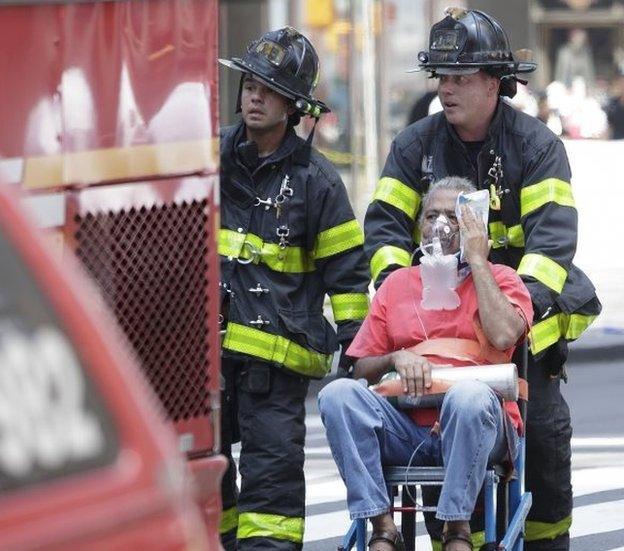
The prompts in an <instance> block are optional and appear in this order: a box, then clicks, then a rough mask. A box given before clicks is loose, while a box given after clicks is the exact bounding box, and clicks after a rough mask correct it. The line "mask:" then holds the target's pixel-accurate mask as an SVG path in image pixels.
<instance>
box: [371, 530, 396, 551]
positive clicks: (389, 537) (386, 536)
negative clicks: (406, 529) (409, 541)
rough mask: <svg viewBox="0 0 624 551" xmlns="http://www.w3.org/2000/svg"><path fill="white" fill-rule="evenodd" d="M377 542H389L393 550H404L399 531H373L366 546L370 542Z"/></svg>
mask: <svg viewBox="0 0 624 551" xmlns="http://www.w3.org/2000/svg"><path fill="white" fill-rule="evenodd" d="M377 542H384V543H389V544H390V545H392V546H393V548H394V549H395V551H405V544H404V543H403V538H402V537H401V533H400V532H373V534H372V536H371V539H370V540H369V541H368V546H369V547H370V546H371V544H373V543H377Z"/></svg>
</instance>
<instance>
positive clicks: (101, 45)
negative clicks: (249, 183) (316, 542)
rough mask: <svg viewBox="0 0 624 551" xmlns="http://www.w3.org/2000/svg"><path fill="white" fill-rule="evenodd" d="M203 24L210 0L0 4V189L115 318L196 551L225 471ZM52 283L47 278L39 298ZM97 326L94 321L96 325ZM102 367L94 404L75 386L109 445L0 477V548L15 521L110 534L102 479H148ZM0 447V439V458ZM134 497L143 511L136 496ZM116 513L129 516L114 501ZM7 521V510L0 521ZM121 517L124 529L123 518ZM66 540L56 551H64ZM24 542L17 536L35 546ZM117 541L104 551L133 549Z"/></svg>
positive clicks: (211, 130) (211, 86) (212, 520)
mask: <svg viewBox="0 0 624 551" xmlns="http://www.w3.org/2000/svg"><path fill="white" fill-rule="evenodd" d="M217 21H218V6H217V1H216V0H183V1H181V0H116V1H101V0H100V1H95V0H94V1H71V0H64V1H51V0H50V1H48V0H38V1H37V0H13V1H6V0H0V52H2V56H1V58H0V75H1V78H2V85H1V86H0V113H1V115H0V121H2V123H1V124H0V183H2V184H8V185H10V186H11V187H13V189H15V190H16V191H19V192H20V193H21V194H22V195H23V196H24V197H25V198H24V199H23V201H22V202H23V204H24V206H25V207H26V208H27V209H28V210H29V211H30V212H31V213H32V217H33V218H34V219H35V220H36V222H37V224H38V225H39V226H40V227H41V228H43V230H44V232H45V239H46V240H47V248H48V249H49V250H50V251H53V252H54V254H55V255H56V256H57V257H58V258H61V259H64V258H68V257H72V256H76V257H77V258H78V259H79V261H80V264H82V266H83V268H84V270H85V271H86V272H87V274H88V275H89V276H90V277H91V279H92V280H93V281H94V282H95V284H96V285H95V286H94V287H92V288H93V289H97V291H96V294H98V295H99V297H98V300H99V301H100V302H101V303H103V304H106V305H107V306H108V309H110V311H112V313H113V314H114V317H115V318H116V320H117V323H118V325H119V327H120V328H121V330H122V331H123V333H124V334H125V338H124V339H121V340H118V341H115V340H114V341H113V342H110V341H109V342H108V343H107V344H106V346H108V347H110V346H113V347H120V348H122V347H123V346H124V345H123V343H124V342H129V343H130V345H131V346H130V348H131V349H132V350H131V352H132V354H133V355H134V357H135V358H136V359H137V360H138V364H139V366H140V369H141V370H142V372H143V374H144V377H145V379H146V380H147V381H148V382H149V383H150V385H151V388H152V391H153V393H154V394H155V395H156V396H157V397H158V398H159V401H160V406H159V407H160V408H161V411H164V415H165V416H166V420H167V424H169V425H170V427H171V428H172V429H174V431H175V434H176V435H177V439H178V442H177V443H178V450H179V452H181V453H182V454H184V455H185V457H186V458H187V460H188V461H187V464H188V468H189V470H190V471H192V473H193V482H192V484H193V490H194V493H195V496H196V501H197V503H198V504H199V507H200V510H201V512H202V514H203V520H204V525H205V526H206V527H207V528H208V533H209V537H210V539H209V540H208V541H209V543H208V547H209V548H210V549H217V548H218V546H219V544H218V538H217V532H218V529H217V526H218V521H219V514H220V511H219V510H220V498H219V486H220V478H221V474H222V472H223V470H224V467H225V463H224V459H223V457H221V456H220V455H218V452H219V387H220V380H219V343H218V323H217V316H218V304H217V300H218V296H219V293H218V288H217V286H218V264H217V252H216V242H215V235H216V228H217V227H218V140H217V136H216V133H217V131H218V120H217V69H216V53H217ZM3 215H4V213H3ZM1 262H5V260H4V259H2V260H1ZM25 270H26V271H28V270H27V268H25ZM39 272H42V273H43V272H45V269H44V268H43V267H41V266H40V267H39ZM42 273H38V274H37V276H36V277H35V279H36V278H38V277H44V276H43V275H42ZM44 279H45V278H44ZM59 281H60V278H58V277H56V276H54V277H50V279H49V281H48V280H45V285H47V286H48V287H50V286H51V285H52V284H53V283H54V284H56V283H58V282H59ZM2 285H4V282H2ZM59 285H60V283H59ZM2 291H4V289H2ZM68 293H69V291H68ZM57 294H58V293H57ZM44 295H45V293H44ZM0 296H1V295H0ZM37 296H39V295H37ZM45 298H46V297H45V296H44V297H43V298H42V300H44V299H45ZM48 298H49V297H48ZM59 300H60V301H61V302H62V296H61V297H56V298H55V299H54V301H57V302H58V301H59ZM54 301H52V302H54ZM54 303H55V302H54ZM55 304H56V303H55ZM2 307H3V304H2V301H1V300H0V308H2ZM50 315H51V316H54V315H56V316H57V318H58V323H59V324H60V326H63V327H64V326H65V325H66V324H67V323H69V322H66V320H65V318H64V317H63V315H61V313H60V312H59V310H58V308H57V307H56V306H54V307H53V308H52V310H51V313H50ZM74 317H75V319H74V321H73V322H72V323H78V322H77V321H76V320H78V319H79V318H80V316H78V315H76V316H74ZM108 319H109V318H108V317H107V316H106V315H104V314H102V317H101V319H98V323H100V324H102V325H105V324H106V323H107V320H108ZM0 329H1V328H0ZM78 329H80V328H79V327H78V328H77V329H76V330H77V331H78ZM104 329H105V328H104ZM67 331H68V332H69V333H71V332H72V331H70V330H69V329H67ZM0 334H1V331H0ZM114 334H115V332H114V331H113V333H112V335H114ZM107 335H108V336H109V337H110V334H109V333H107ZM68 338H69V341H71V342H73V343H74V344H73V345H74V347H75V348H76V352H75V353H76V354H77V355H78V356H81V357H82V356H85V357H86V356H89V357H90V358H91V357H92V356H94V355H97V356H99V357H100V359H102V358H107V354H108V353H107V352H106V351H105V345H104V344H102V343H100V344H98V345H97V346H96V347H95V348H93V349H91V348H90V344H91V341H90V340H89V338H87V336H79V337H78V340H80V339H84V342H75V337H71V338H70V337H68ZM69 341H68V342H69ZM87 341H88V342H87ZM43 350H44V349H43V348H42V351H43ZM96 353H97V354H96ZM111 354H113V355H114V351H113V352H111ZM92 359H93V361H96V360H98V358H97V357H93V358H92ZM84 364H85V365H86V366H87V367H89V366H90V365H91V360H88V361H85V362H84ZM115 365H116V364H115V363H114V362H113V363H112V364H111V369H110V374H109V375H107V374H106V373H105V370H101V369H100V371H98V375H97V378H99V379H101V380H98V381H97V383H92V386H93V397H92V395H91V394H89V393H90V392H91V390H90V389H91V386H89V385H87V386H86V387H85V389H86V390H85V392H87V394H88V396H89V399H88V400H87V401H88V402H89V404H90V406H89V407H93V408H95V409H94V411H95V410H98V411H99V410H100V409H101V410H102V412H103V415H104V417H103V419H104V418H106V419H109V418H110V423H109V421H102V423H101V426H102V427H110V431H112V433H114V434H116V435H117V436H116V437H115V438H113V439H112V440H111V442H113V444H111V445H110V446H108V447H107V446H104V447H103V448H101V450H102V454H103V455H102V457H100V458H98V459H96V458H91V460H89V461H86V463H85V462H82V463H80V462H79V463H80V468H77V471H74V470H73V467H71V464H72V463H71V461H70V460H69V459H67V458H66V459H67V461H69V463H68V465H69V466H67V465H66V466H67V468H61V467H58V465H57V467H58V468H55V469H52V471H53V472H52V473H50V472H48V471H45V469H43V470H42V467H41V464H40V462H38V460H33V465H34V467H33V469H34V471H33V472H30V473H26V474H24V475H23V476H22V478H21V479H20V477H18V479H19V480H21V482H20V481H19V480H18V479H16V480H12V479H11V480H9V481H8V482H6V483H3V480H2V478H0V519H1V520H0V547H3V548H4V546H3V538H5V537H6V538H8V537H9V535H10V537H12V538H13V539H11V540H10V542H12V543H15V542H16V541H17V539H15V538H17V537H18V536H19V529H20V524H19V523H20V522H22V521H23V522H24V524H23V526H24V527H27V526H29V522H30V520H32V519H35V517H37V515H39V516H41V515H45V514H48V513H49V514H50V515H53V514H54V515H62V514H63V507H69V508H71V507H72V506H73V505H75V504H79V505H80V507H78V508H77V509H76V510H75V511H74V518H73V520H74V522H75V526H74V528H75V527H76V526H81V527H82V528H80V529H81V530H83V529H84V530H83V531H88V530H91V529H93V530H96V532H97V531H98V530H99V531H100V534H99V535H100V536H101V537H102V538H104V537H107V536H106V531H107V530H108V529H110V523H108V524H107V523H102V524H98V522H99V521H98V519H97V509H98V507H97V503H96V500H95V497H96V496H99V497H98V499H100V498H101V499H104V497H105V496H106V495H108V496H109V497H111V495H112V494H114V493H115V491H117V492H118V493H119V496H121V495H122V492H121V490H122V489H123V487H124V486H123V485H121V486H115V484H114V483H115V480H116V479H115V476H118V477H121V478H123V477H124V476H126V477H129V476H130V475H131V474H132V473H131V472H130V471H132V468H134V469H139V468H141V469H143V468H144V467H146V465H138V464H137V462H138V463H141V461H142V460H143V459H144V458H143V459H142V456H141V455H140V453H139V452H137V451H136V450H137V449H139V448H140V447H139V448H133V447H132V445H130V443H129V442H130V441H131V438H130V436H128V438H130V440H128V438H126V436H127V435H126V432H127V433H128V434H132V435H133V437H136V438H139V439H140V437H141V435H140V434H137V432H138V433H140V432H141V431H140V429H141V428H142V426H143V425H144V424H145V418H140V415H139V414H138V413H137V419H136V420H135V419H133V418H132V415H133V412H134V410H135V409H136V408H132V407H130V405H131V404H123V403H122V402H125V401H126V400H131V397H130V395H131V394H132V392H131V391H126V390H124V389H121V387H120V390H119V394H118V395H115V393H112V394H111V393H110V390H111V386H114V384H117V382H118V380H119V376H118V374H117V373H115V371H116V367H115ZM90 369H91V368H90V367H89V369H86V371H85V372H87V373H90ZM94 369H95V368H94ZM67 376H68V377H70V375H67ZM73 376H74V375H71V377H73ZM89 376H94V377H95V375H93V374H91V375H89ZM109 376H110V377H109ZM107 377H109V378H107ZM2 384H3V383H1V382H0V386H2ZM85 384H87V383H85ZM124 384H125V383H124ZM98 385H101V386H102V387H105V388H106V391H104V390H102V389H100V386H98ZM98 389H99V390H98ZM0 396H1V394H0ZM92 402H93V403H92ZM122 406H123V407H122ZM126 406H127V407H126ZM0 407H2V403H1V398H0ZM16 407H17V406H16ZM42 407H43V406H42ZM98 408H99V409H98ZM138 409H139V410H140V409H141V408H138ZM122 410H123V411H122ZM94 415H95V414H94ZM1 416H2V414H1V413H0V417H1ZM107 423H109V424H107ZM102 430H104V433H103V434H108V433H106V430H108V429H106V430H105V429H102ZM148 434H151V433H149V431H148ZM50 438H51V437H50ZM145 438H147V436H145ZM2 445H3V442H2V436H0V457H2V454H3V451H2ZM49 445H50V446H52V445H53V441H50V442H49ZM148 447H149V446H148ZM132 449H134V450H135V451H134V456H132V454H130V456H128V457H127V455H128V454H126V453H125V452H127V451H128V450H132ZM148 456H149V454H148ZM68 457H69V456H68ZM146 457H147V456H146ZM133 461H134V464H133ZM124 462H126V463H124ZM147 466H149V465H147ZM91 468H92V469H93V472H90V470H91ZM117 468H119V469H121V470H122V471H123V469H126V471H123V472H121V471H120V472H116V471H115V469H117ZM44 471H45V472H44ZM146 472H149V471H146ZM0 474H1V475H2V476H4V474H6V473H3V471H2V467H1V466H0ZM90 477H94V478H90ZM145 477H147V475H145ZM9 478H10V477H9ZM128 480H129V479H126V482H127V481H128ZM163 483H164V482H163ZM130 486H131V485H130ZM25 488H26V489H27V492H28V495H29V496H30V497H31V499H27V498H26V493H25V492H26V489H25ZM98 488H99V489H100V490H101V491H102V492H103V493H101V494H100V493H98V492H97V491H96V489H98ZM22 490H23V491H22ZM61 490H63V491H67V492H70V493H69V494H65V493H63V491H61ZM33 492H34V493H33ZM72 492H73V494H71V493H72ZM70 494H71V495H70ZM60 496H64V497H60ZM72 496H73V497H72ZM89 496H91V498H93V502H92V503H91V502H89V499H90V498H89ZM35 498H36V499H35ZM137 499H138V497H137ZM141 499H143V505H144V506H146V507H147V506H148V505H149V504H150V498H149V493H143V495H142V496H141ZM12 500H17V502H18V503H19V507H18V508H17V509H14V508H13V509H12V508H11V507H12V506H11V507H10V506H9V505H10V504H14V503H16V502H15V501H12ZM20 500H21V501H20ZM113 502H114V500H113V501H111V502H110V503H111V504H112V503H113ZM116 503H118V505H119V506H120V507H121V506H123V507H126V506H125V505H123V503H124V502H123V500H122V499H121V497H119V501H117V502H116ZM137 504H138V502H137V503H135V505H137ZM48 505H49V506H50V507H47V506H48ZM29 507H30V509H29ZM8 510H12V511H14V512H15V511H17V512H16V513H15V514H13V515H9V516H8V517H7V516H6V515H5V511H8ZM110 510H115V508H114V507H113V508H111V509H110ZM46 512H47V513H46ZM120 512H126V513H128V515H129V517H132V515H133V514H137V513H136V512H132V508H131V507H129V506H128V508H127V510H126V509H123V511H119V510H117V513H120ZM18 513H19V514H18ZM189 514H190V517H192V513H189ZM29 515H31V516H32V519H30V517H29ZM122 517H123V515H122ZM190 517H189V518H190ZM37 518H39V517H37ZM41 518H43V517H41ZM57 518H58V520H59V522H58V523H56V524H54V525H55V526H56V529H58V530H57V531H58V534H61V533H62V534H65V535H67V534H69V533H70V532H71V526H70V524H68V523H69V520H68V518H69V517H62V518H61V516H58V517H57ZM116 518H117V517H116ZM117 520H118V522H122V523H123V522H127V523H130V522H131V520H132V519H131V518H127V519H126V520H123V518H121V519H120V518H118V519H117ZM151 520H152V521H154V523H153V529H154V530H156V532H154V534H152V536H155V539H154V540H153V541H155V542H158V541H160V542H161V543H162V542H164V541H165V539H162V538H161V539H160V540H159V539H158V535H157V534H158V533H162V530H163V529H164V527H163V525H160V532H158V527H159V523H158V518H157V516H153V517H152V518H151ZM90 523H91V524H90ZM31 526H33V525H32V524H31ZM38 526H39V525H38ZM56 529H55V530H56ZM57 531H53V532H54V535H55V537H56V535H57ZM62 534H61V535H59V536H58V537H59V538H61V539H57V540H55V541H56V545H58V546H59V547H62V548H64V549H67V548H68V547H67V546H63V544H62V537H61V536H62ZM22 535H23V534H22ZM37 535H39V533H38V532H36V531H35V530H31V532H30V536H32V537H33V538H35V539H33V540H32V541H30V540H28V541H30V544H31V545H32V546H34V547H36V546H37V545H39V544H41V542H40V540H37V539H36V536H37ZM93 537H94V539H93V541H100V540H99V539H98V538H96V537H95V536H93ZM110 537H112V535H110ZM5 541H9V540H5ZM25 541H26V540H25ZM41 541H44V540H41ZM101 541H104V540H101ZM111 541H112V540H111ZM114 541H115V544H116V545H117V547H115V548H124V549H130V548H135V547H134V546H130V547H127V546H126V547H124V546H123V545H121V544H120V542H119V541H117V540H114ZM37 542H39V543H37ZM59 542H60V543H59ZM153 547H155V548H164V547H159V546H158V545H154V546H153ZM107 548H111V547H107Z"/></svg>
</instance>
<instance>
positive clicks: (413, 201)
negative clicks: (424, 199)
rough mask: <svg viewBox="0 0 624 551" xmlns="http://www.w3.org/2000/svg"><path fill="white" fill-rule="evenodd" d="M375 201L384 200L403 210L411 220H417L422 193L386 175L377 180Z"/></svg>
mask: <svg viewBox="0 0 624 551" xmlns="http://www.w3.org/2000/svg"><path fill="white" fill-rule="evenodd" d="M372 200H373V201H383V202H384V203H388V204H390V205H392V206H393V207H396V208H397V209H399V210H401V211H403V212H404V213H405V214H407V216H408V217H409V218H410V220H416V215H417V214H418V209H419V208H420V195H419V194H418V193H417V192H416V190H414V189H412V188H411V187H409V186H408V185H406V184H404V183H403V182H401V180H397V179H396V178H389V177H387V176H386V177H384V178H381V179H380V180H379V181H378V182H377V187H376V188H375V193H374V194H373V199H372Z"/></svg>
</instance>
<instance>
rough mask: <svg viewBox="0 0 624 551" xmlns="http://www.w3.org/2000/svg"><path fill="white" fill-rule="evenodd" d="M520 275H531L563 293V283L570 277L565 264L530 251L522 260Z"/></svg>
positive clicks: (519, 269)
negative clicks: (562, 264)
mask: <svg viewBox="0 0 624 551" xmlns="http://www.w3.org/2000/svg"><path fill="white" fill-rule="evenodd" d="M518 275H521V276H523V275H526V276H531V277H533V278H535V279H537V281H539V282H541V283H543V284H544V285H546V287H548V288H549V289H552V290H553V291H555V293H561V290H562V289H563V284H564V283H565V280H566V278H567V277H568V272H567V271H566V270H565V268H564V267H563V266H561V265H559V264H557V263H556V262H555V261H554V260H551V259H550V258H548V257H547V256H544V255H541V254H536V253H528V254H525V255H524V256H523V257H522V260H521V261H520V265H519V266H518Z"/></svg>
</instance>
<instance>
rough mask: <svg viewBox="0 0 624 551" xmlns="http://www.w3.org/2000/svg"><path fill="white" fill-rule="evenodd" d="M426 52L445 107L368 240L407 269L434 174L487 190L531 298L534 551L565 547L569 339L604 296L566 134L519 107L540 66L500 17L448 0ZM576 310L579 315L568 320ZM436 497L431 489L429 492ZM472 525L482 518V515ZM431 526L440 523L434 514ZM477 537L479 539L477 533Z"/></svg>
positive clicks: (375, 206) (529, 544)
mask: <svg viewBox="0 0 624 551" xmlns="http://www.w3.org/2000/svg"><path fill="white" fill-rule="evenodd" d="M445 13H446V14H447V17H445V18H444V19H443V20H442V21H440V22H438V23H436V24H435V25H434V26H433V27H432V29H431V33H430V38H429V51H426V52H420V53H419V54H418V59H419V61H420V66H419V69H420V70H425V71H428V72H429V73H430V74H431V76H433V77H438V78H439V84H438V97H439V98H440V100H441V102H442V107H443V112H442V113H437V114H435V115H431V116H429V117H426V118H424V119H422V120H420V121H418V122H416V123H414V124H413V125H411V126H409V127H407V128H406V129H405V130H403V131H402V132H401V133H400V134H399V135H398V136H397V137H396V138H395V140H394V141H393V143H392V146H391V149H390V153H389V155H388V157H387V160H386V164H385V167H384V169H383V172H382V177H381V178H380V180H379V182H378V184H377V187H376V190H375V193H374V195H373V198H372V201H371V204H370V205H369V207H368V210H367V213H366V218H365V223H364V226H365V234H366V243H365V249H366V252H367V254H368V256H369V259H370V263H371V272H372V276H373V279H374V282H375V285H376V286H377V287H378V286H379V285H381V283H382V282H383V281H384V279H385V278H386V277H387V276H388V275H389V274H390V273H391V272H393V271H394V270H396V269H398V268H400V267H402V266H409V265H410V264H411V261H412V251H414V250H415V249H416V247H417V246H418V241H419V239H420V237H419V236H418V234H417V232H416V227H415V221H416V219H417V217H418V214H419V211H420V207H421V198H422V197H423V195H424V193H426V191H427V189H428V187H429V185H430V183H431V182H434V181H437V180H439V179H441V178H444V177H445V176H450V175H458V176H463V177H466V178H469V179H471V180H473V181H474V182H475V183H476V184H477V186H478V187H479V188H480V189H487V190H489V192H490V213H489V217H490V222H489V232H490V237H491V239H492V241H493V246H492V250H491V253H490V260H491V261H492V262H493V263H500V264H506V265H508V266H511V267H512V268H514V269H516V270H517V272H518V274H519V275H520V276H521V278H522V279H523V280H524V282H525V284H526V285H527V288H528V289H529V293H530V295H531V300H532V302H533V309H534V313H535V316H534V319H533V326H532V330H531V352H530V354H529V363H528V379H529V388H530V392H531V399H530V401H529V403H528V412H527V437H526V443H527V468H526V486H527V489H528V490H529V491H531V492H532V493H533V506H532V508H531V510H530V512H529V516H528V520H527V523H526V526H525V535H526V546H525V548H526V549H527V550H528V551H542V550H558V551H559V550H560V551H567V550H568V549H569V543H570V542H569V528H570V525H571V523H572V486H571V456H572V452H571V442H570V440H571V435H572V428H571V424H570V412H569V409H568V406H567V404H566V402H565V400H564V398H563V396H562V395H561V391H560V384H561V381H562V380H566V373H565V368H564V365H565V361H566V358H567V350H568V348H567V343H568V342H569V341H570V340H574V339H575V338H578V336H579V335H580V334H581V333H582V332H583V331H584V330H585V329H586V328H587V327H588V326H589V324H590V323H591V322H592V321H593V319H594V318H595V317H596V315H597V314H598V313H599V312H600V308H601V305H600V302H599V300H598V298H597V297H596V294H595V289H594V286H593V285H592V283H591V282H590V281H589V279H588V278H587V276H585V274H584V273H583V272H582V271H581V270H579V269H578V268H577V267H576V266H574V265H573V264H572V259H573V257H574V254H575V252H576V241H577V212H576V208H575V204H574V198H573V194H572V189H571V185H570V180H571V174H570V166H569V162H568V158H567V155H566V152H565V148H564V146H563V144H562V143H561V140H559V139H558V138H557V136H555V135H554V134H553V133H552V132H551V131H550V130H549V129H548V128H547V127H546V126H545V125H544V124H543V123H542V122H541V121H538V120H537V119H536V118H534V117H530V116H528V115H526V114H524V113H522V112H520V111H517V110H515V109H513V107H511V106H510V105H508V104H507V103H506V102H505V101H502V97H509V98H513V97H514V95H515V94H516V89H517V84H518V81H519V80H520V79H519V78H518V76H517V75H518V74H519V73H527V72H531V71H533V70H535V68H536V64H535V63H533V62H529V61H524V60H522V59H520V58H516V57H514V55H513V54H512V52H511V49H510V45H509V39H508V38H507V35H506V34H505V31H504V30H503V28H502V27H501V26H500V24H499V23H498V22H497V21H496V20H494V19H493V18H492V17H490V16H489V15H487V14H485V13H483V12H481V11H474V10H465V9H462V8H448V9H447V10H446V12H445ZM572 319H574V324H572V323H571V321H570V320H572ZM425 497H426V498H427V500H428V501H429V502H430V501H431V499H432V497H433V496H431V495H425ZM473 520H474V523H473V524H472V529H473V532H475V531H481V530H482V529H483V528H482V526H483V525H482V519H478V518H474V519H473ZM425 522H426V523H427V528H428V531H429V533H430V534H434V535H436V536H437V537H435V538H434V539H438V540H439V539H440V537H441V533H442V526H441V525H440V524H439V523H436V519H435V518H434V517H433V516H432V515H431V514H429V513H425ZM474 538H475V540H477V538H476V536H474Z"/></svg>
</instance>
